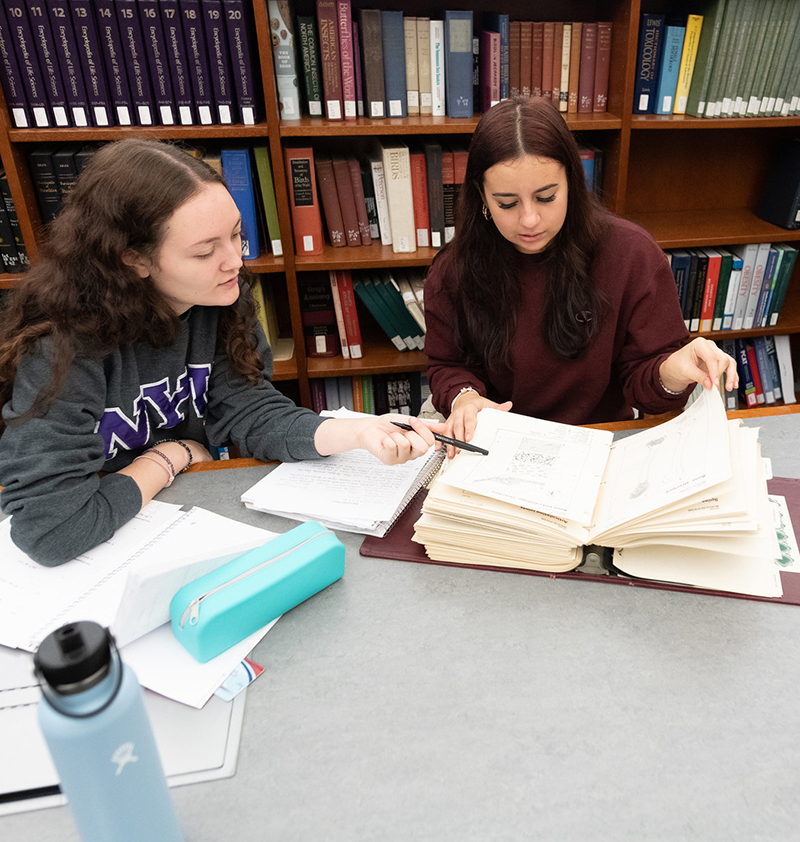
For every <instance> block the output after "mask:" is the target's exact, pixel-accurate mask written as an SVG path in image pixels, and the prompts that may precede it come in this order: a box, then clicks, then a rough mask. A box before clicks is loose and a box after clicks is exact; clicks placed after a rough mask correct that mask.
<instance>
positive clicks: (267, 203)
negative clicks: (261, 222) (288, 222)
mask: <svg viewBox="0 0 800 842" xmlns="http://www.w3.org/2000/svg"><path fill="white" fill-rule="evenodd" d="M253 156H254V157H255V159H256V172H257V173H258V183H259V186H260V188H261V204H262V206H263V208H264V218H265V220H266V223H267V236H268V237H269V244H270V251H271V252H272V253H273V254H274V255H275V257H280V256H281V255H283V244H282V242H281V227H280V222H279V220H278V205H277V202H276V199H275V182H274V179H273V175H272V163H271V161H270V157H269V149H268V148H267V146H266V145H258V146H255V147H253Z"/></svg>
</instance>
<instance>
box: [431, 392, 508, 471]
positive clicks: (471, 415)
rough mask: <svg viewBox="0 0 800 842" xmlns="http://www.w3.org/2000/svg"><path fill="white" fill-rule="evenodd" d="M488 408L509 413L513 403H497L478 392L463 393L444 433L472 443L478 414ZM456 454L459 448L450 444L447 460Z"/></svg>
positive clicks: (453, 408)
mask: <svg viewBox="0 0 800 842" xmlns="http://www.w3.org/2000/svg"><path fill="white" fill-rule="evenodd" d="M487 407H489V408H490V409H499V410H502V411H503V412H508V411H509V409H511V401H505V402H504V403H495V402H494V401H490V400H489V398H484V397H483V396H481V395H479V394H478V393H477V392H473V391H469V392H462V393H461V394H460V395H459V396H458V397H457V398H456V399H455V400H454V401H453V407H452V409H451V411H450V417H449V418H448V419H447V421H446V422H445V424H444V430H443V431H442V432H444V434H445V435H446V436H450V438H454V439H460V440H461V441H466V442H468V441H472V437H473V436H474V435H475V425H476V424H477V423H478V413H479V412H480V411H481V410H482V409H486V408H487ZM456 453H458V448H456V447H453V446H452V445H450V444H448V445H447V458H448V459H452V458H453V457H454V456H455V455H456Z"/></svg>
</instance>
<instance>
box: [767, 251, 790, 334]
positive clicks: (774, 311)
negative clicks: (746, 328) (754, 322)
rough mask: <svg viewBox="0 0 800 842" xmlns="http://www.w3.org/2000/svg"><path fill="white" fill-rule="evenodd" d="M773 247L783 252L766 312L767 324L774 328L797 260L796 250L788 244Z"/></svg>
mask: <svg viewBox="0 0 800 842" xmlns="http://www.w3.org/2000/svg"><path fill="white" fill-rule="evenodd" d="M775 247H776V248H777V249H779V250H780V251H782V252H783V257H782V258H781V265H780V273H779V275H778V279H777V281H776V283H775V292H774V293H773V296H772V299H771V301H770V302H769V308H768V310H767V324H768V325H769V326H770V327H774V326H775V325H776V324H777V323H778V318H779V317H780V313H781V308H782V306H783V301H784V299H785V297H786V291H787V289H788V288H789V282H790V280H791V277H792V270H793V269H794V264H795V261H796V260H797V248H796V247H795V246H792V245H789V244H788V243H776V245H775Z"/></svg>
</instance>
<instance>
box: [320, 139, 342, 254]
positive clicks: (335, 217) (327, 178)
mask: <svg viewBox="0 0 800 842" xmlns="http://www.w3.org/2000/svg"><path fill="white" fill-rule="evenodd" d="M314 160H315V164H316V168H317V183H318V184H319V195H320V197H321V200H322V210H323V211H324V213H325V226H326V228H327V229H328V237H329V238H330V241H331V245H332V246H334V247H335V248H339V247H340V246H345V245H347V237H346V236H345V232H344V220H343V219H342V209H341V207H340V206H339V192H338V191H337V189H336V176H335V175H334V173H333V161H332V160H331V158H330V156H329V155H324V154H322V153H319V154H317V155H316V156H315V158H314Z"/></svg>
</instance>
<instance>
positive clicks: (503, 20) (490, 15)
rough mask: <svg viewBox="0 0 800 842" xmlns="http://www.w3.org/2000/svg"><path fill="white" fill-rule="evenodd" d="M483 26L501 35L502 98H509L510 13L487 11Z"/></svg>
mask: <svg viewBox="0 0 800 842" xmlns="http://www.w3.org/2000/svg"><path fill="white" fill-rule="evenodd" d="M483 28H484V29H488V30H489V31H490V32H496V33H497V34H498V35H499V36H500V99H508V97H509V95H510V84H509V77H508V31H509V20H508V15H502V14H499V13H498V12H487V13H486V14H485V15H484V16H483Z"/></svg>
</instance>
